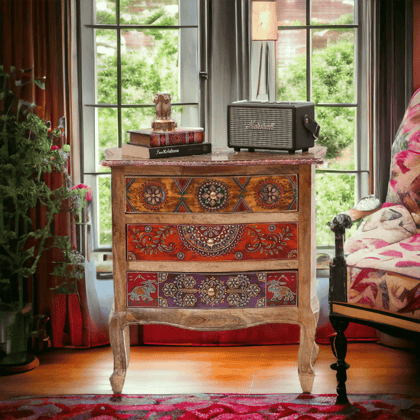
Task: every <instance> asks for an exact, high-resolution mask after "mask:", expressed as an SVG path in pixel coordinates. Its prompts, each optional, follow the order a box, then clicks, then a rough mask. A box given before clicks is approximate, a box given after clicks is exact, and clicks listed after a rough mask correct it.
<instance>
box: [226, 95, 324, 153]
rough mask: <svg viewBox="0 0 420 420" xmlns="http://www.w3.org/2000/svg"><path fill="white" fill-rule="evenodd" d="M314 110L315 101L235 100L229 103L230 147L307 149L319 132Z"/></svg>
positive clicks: (293, 151)
mask: <svg viewBox="0 0 420 420" xmlns="http://www.w3.org/2000/svg"><path fill="white" fill-rule="evenodd" d="M314 113H315V111H314V104H313V103H312V102H252V101H238V102H233V103H232V104H230V105H228V146H229V147H232V148H233V149H235V150H236V151H239V150H240V149H248V150H249V151H250V152H253V151H254V150H255V149H273V150H287V151H289V153H295V151H296V150H302V151H304V152H306V151H307V150H308V149H309V148H310V147H313V146H314V142H315V140H316V139H317V138H318V135H319V125H318V123H317V122H316V121H315V120H314Z"/></svg>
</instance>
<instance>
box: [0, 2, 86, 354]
mask: <svg viewBox="0 0 420 420" xmlns="http://www.w3.org/2000/svg"><path fill="white" fill-rule="evenodd" d="M68 7H69V0H13V1H11V0H0V19H1V20H0V28H1V29H0V36H1V54H0V60H1V61H0V63H1V64H2V65H3V66H4V70H5V71H6V72H8V73H11V67H12V66H14V67H15V68H16V78H17V79H18V80H19V79H21V78H22V77H26V78H28V77H29V78H32V79H37V80H44V81H45V90H42V89H40V88H38V87H36V85H35V84H29V85H26V86H24V87H23V88H22V91H21V92H20V93H21V96H22V98H23V99H25V100H27V101H30V102H35V103H36V104H37V109H36V112H37V114H38V116H39V117H40V118H42V119H43V120H44V121H45V122H47V121H50V122H51V127H52V128H55V127H57V126H58V124H59V119H60V118H61V117H63V116H65V117H66V121H67V123H69V107H68V101H67V100H66V85H65V83H66V78H65V74H64V69H65V66H66V65H68V63H67V62H66V53H67V47H68V46H67V45H65V41H64V39H65V38H66V37H65V34H66V31H67V30H68V29H67V28H68V21H67V18H66V16H67V13H66V11H67V8H68ZM65 63H66V64H65ZM21 69H31V72H30V73H26V74H25V75H24V76H22V72H21ZM56 141H57V145H58V146H59V147H62V145H63V143H68V144H71V138H69V137H67V138H66V136H62V138H61V139H60V138H59V139H57V140H56ZM68 169H69V170H70V165H69V166H68ZM44 179H45V181H46V183H47V184H48V186H49V187H50V188H51V189H52V190H54V189H56V188H58V187H60V186H62V185H63V179H64V177H63V174H61V173H52V174H47V175H46V176H45V178H44ZM31 217H32V219H33V221H34V228H42V227H43V226H45V221H46V214H45V209H44V208H42V207H41V206H38V207H37V208H34V209H32V211H31ZM54 235H56V236H58V235H60V236H69V237H70V238H71V240H72V243H73V244H74V243H75V229H74V226H72V223H71V219H70V214H69V213H62V214H60V215H58V216H57V217H56V219H55V223H54ZM59 259H60V255H58V254H57V251H56V250H54V249H52V250H47V251H45V252H44V254H43V255H42V257H41V259H40V262H39V265H38V269H37V273H36V276H35V278H34V289H33V294H34V296H33V297H32V298H33V301H34V313H35V315H37V314H42V315H47V316H49V318H50V324H49V325H50V329H52V345H53V346H54V347H63V346H89V345H90V330H89V316H88V313H87V309H86V308H87V305H86V293H85V288H84V284H83V281H82V282H80V287H79V289H80V290H79V295H80V300H79V298H78V296H77V294H74V295H59V294H57V293H55V292H54V291H53V290H51V289H52V288H53V287H54V286H56V285H57V284H58V282H59V279H57V278H55V277H54V276H51V275H50V274H49V273H51V272H52V271H53V264H52V262H51V261H59Z"/></svg>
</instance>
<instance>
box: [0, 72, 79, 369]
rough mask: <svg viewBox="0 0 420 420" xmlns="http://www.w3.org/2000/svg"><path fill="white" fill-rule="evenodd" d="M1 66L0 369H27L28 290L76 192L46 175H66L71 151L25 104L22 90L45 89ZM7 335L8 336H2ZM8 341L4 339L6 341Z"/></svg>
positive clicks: (30, 314)
mask: <svg viewBox="0 0 420 420" xmlns="http://www.w3.org/2000/svg"><path fill="white" fill-rule="evenodd" d="M15 72H16V70H15V69H13V68H12V72H11V74H10V75H9V74H8V73H6V72H5V71H4V69H3V67H2V66H0V337H1V335H3V336H6V338H7V340H6V342H3V343H0V344H1V346H0V365H3V366H4V365H6V366H7V365H17V364H25V363H26V362H27V361H28V360H27V357H28V354H27V344H28V338H29V337H30V336H31V334H32V330H33V320H34V314H33V310H32V302H30V298H29V294H28V287H30V283H31V282H32V281H33V275H34V273H35V271H36V268H37V265H38V262H39V259H40V256H41V254H42V252H43V251H44V250H45V249H47V248H49V247H51V241H48V239H49V238H50V237H51V236H52V235H51V230H52V224H53V221H54V218H55V216H56V215H57V214H58V213H59V212H60V211H62V206H63V202H66V201H69V200H70V201H71V200H72V199H73V198H72V197H74V196H75V195H76V193H75V192H74V191H73V190H71V189H70V188H69V187H68V185H63V186H62V187H60V188H58V189H55V190H54V191H52V190H51V189H50V188H49V186H48V185H47V183H46V182H45V181H44V179H43V174H45V173H51V172H52V171H59V172H61V171H62V170H63V168H64V167H65V164H66V163H67V158H68V152H69V150H68V148H66V147H63V149H61V148H59V147H58V146H56V145H54V143H53V140H54V137H56V136H59V135H60V133H61V130H62V127H59V128H58V129H57V130H54V131H52V130H49V129H48V127H47V126H46V124H45V123H44V121H42V119H40V118H39V117H38V116H37V115H36V114H35V113H34V112H33V111H34V109H35V108H36V105H35V104H33V103H27V102H25V101H23V100H22V99H19V92H20V89H21V88H22V86H24V85H25V84H27V83H36V84H37V85H38V86H39V87H41V88H42V87H43V86H42V84H40V83H39V82H36V81H34V80H30V79H26V80H27V82H25V83H22V82H21V81H19V80H16V77H15ZM39 203H41V204H42V205H43V206H44V208H45V210H46V222H45V226H44V227H43V228H40V227H37V226H34V223H33V220H32V219H31V218H30V217H29V215H28V212H29V210H30V209H31V208H32V207H35V206H36V205H38V204H39ZM1 333H2V334H1ZM0 341H2V340H0Z"/></svg>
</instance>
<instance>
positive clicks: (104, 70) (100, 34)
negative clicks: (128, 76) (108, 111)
mask: <svg viewBox="0 0 420 420" xmlns="http://www.w3.org/2000/svg"><path fill="white" fill-rule="evenodd" d="M96 77H97V86H96V89H97V91H96V97H97V103H107V104H116V103H117V32H116V31H114V30H105V29H97V30H96Z"/></svg>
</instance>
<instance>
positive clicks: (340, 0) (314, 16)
mask: <svg viewBox="0 0 420 420" xmlns="http://www.w3.org/2000/svg"><path fill="white" fill-rule="evenodd" d="M311 4H312V6H311V24H312V25H325V24H327V25H328V24H334V25H349V24H353V23H354V0H312V1H311Z"/></svg>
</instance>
